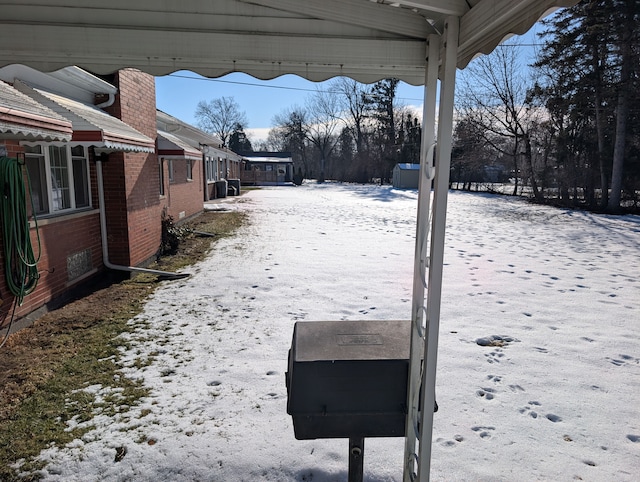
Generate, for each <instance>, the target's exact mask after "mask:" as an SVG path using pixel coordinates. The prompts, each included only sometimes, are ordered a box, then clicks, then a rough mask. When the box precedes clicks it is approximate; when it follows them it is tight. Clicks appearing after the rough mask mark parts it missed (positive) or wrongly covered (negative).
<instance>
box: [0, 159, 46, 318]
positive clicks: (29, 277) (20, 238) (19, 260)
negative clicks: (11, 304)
mask: <svg viewBox="0 0 640 482" xmlns="http://www.w3.org/2000/svg"><path fill="white" fill-rule="evenodd" d="M24 165H25V163H24V160H18V159H15V158H9V157H0V189H2V191H1V193H0V194H1V195H0V216H2V218H1V219H0V223H2V239H3V245H4V271H5V279H6V282H7V288H8V289H9V291H10V292H11V293H12V294H13V295H14V296H15V297H16V300H15V301H16V303H17V305H18V306H20V305H22V302H23V301H24V297H25V296H26V295H28V294H29V293H31V292H32V291H33V290H34V289H35V288H36V285H37V284H38V279H39V277H40V275H39V274H38V268H37V264H38V261H39V260H40V255H41V249H40V234H39V233H38V224H37V221H36V217H35V214H34V216H33V219H34V221H35V222H36V238H37V243H38V256H37V258H36V256H35V254H34V250H33V245H32V243H31V236H30V234H29V214H28V208H27V186H25V179H26V183H27V184H30V181H29V173H28V171H26V169H24V170H23V166H24ZM28 187H29V189H28V192H29V195H30V194H31V186H30V185H29V186H28ZM32 205H33V203H32Z"/></svg>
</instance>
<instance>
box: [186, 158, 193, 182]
mask: <svg viewBox="0 0 640 482" xmlns="http://www.w3.org/2000/svg"><path fill="white" fill-rule="evenodd" d="M186 161H187V181H193V161H192V160H191V159H186Z"/></svg>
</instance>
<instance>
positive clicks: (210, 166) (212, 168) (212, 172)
mask: <svg viewBox="0 0 640 482" xmlns="http://www.w3.org/2000/svg"><path fill="white" fill-rule="evenodd" d="M206 168H207V181H208V182H213V181H216V180H217V176H216V160H215V159H213V158H211V157H207V165H206Z"/></svg>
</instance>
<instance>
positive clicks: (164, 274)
mask: <svg viewBox="0 0 640 482" xmlns="http://www.w3.org/2000/svg"><path fill="white" fill-rule="evenodd" d="M96 174H97V178H98V202H99V204H100V208H99V212H100V235H101V237H102V262H103V264H104V265H105V267H107V268H109V269H113V270H118V271H128V272H131V273H147V274H152V275H156V276H159V277H161V278H165V279H172V280H173V279H183V278H188V277H189V276H190V275H189V273H172V272H170V271H159V270H155V269H147V268H138V267H137V266H122V265H117V264H113V263H111V262H110V261H109V246H108V244H107V218H106V215H105V210H104V185H103V179H102V161H101V160H100V159H99V157H98V156H97V157H96Z"/></svg>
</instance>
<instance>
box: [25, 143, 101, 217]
mask: <svg viewBox="0 0 640 482" xmlns="http://www.w3.org/2000/svg"><path fill="white" fill-rule="evenodd" d="M22 145H23V146H29V147H39V148H40V153H39V154H35V153H29V152H25V158H26V159H29V158H31V159H33V158H35V157H37V158H38V159H39V161H38V162H42V163H44V176H45V179H41V181H44V184H45V185H46V191H47V206H46V210H45V211H42V212H36V213H35V214H36V215H37V216H39V217H43V216H59V215H63V214H68V213H70V212H73V211H81V210H86V209H91V208H92V195H91V179H90V170H89V156H88V153H87V147H86V146H83V145H81V144H61V143H40V142H23V143H22ZM51 147H54V148H58V149H61V151H62V152H64V155H65V163H66V166H64V167H65V170H66V176H65V179H64V180H65V181H66V186H65V187H64V189H67V190H68V206H66V207H62V208H60V207H56V205H57V204H58V203H57V202H54V193H55V189H54V186H53V184H54V176H53V175H52V166H51V153H50V148H51ZM72 147H74V148H75V147H82V152H83V155H82V156H79V155H72V152H71V149H72ZM74 160H75V161H84V163H85V169H84V172H85V175H86V177H85V178H84V179H82V180H76V179H75V178H74V169H73V167H74V166H73V163H74ZM77 181H78V182H79V181H81V182H83V183H84V187H85V188H86V190H87V201H88V205H86V206H77V205H76V193H75V190H76V185H77V184H78V182H77Z"/></svg>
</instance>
